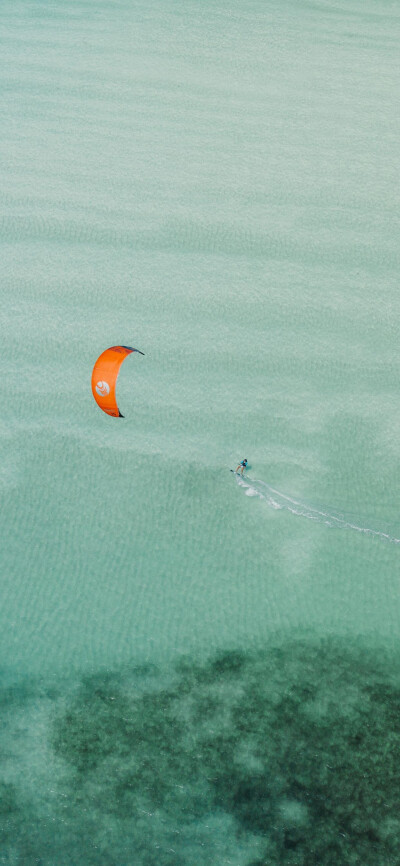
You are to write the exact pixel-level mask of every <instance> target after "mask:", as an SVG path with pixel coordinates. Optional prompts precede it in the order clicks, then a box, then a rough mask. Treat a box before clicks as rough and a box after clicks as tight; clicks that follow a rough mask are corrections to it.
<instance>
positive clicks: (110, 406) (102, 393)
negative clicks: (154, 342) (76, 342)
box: [92, 346, 144, 418]
mask: <svg viewBox="0 0 400 866" xmlns="http://www.w3.org/2000/svg"><path fill="white" fill-rule="evenodd" d="M131 352H139V355H144V352H141V351H140V349H132V347H131V346H111V348H110V349H106V350H105V352H102V354H101V355H99V357H98V358H97V361H96V363H95V365H94V367H93V372H92V394H93V397H94V399H95V400H96V403H97V405H98V406H100V409H102V410H103V412H106V413H107V415H113V416H114V417H116V418H123V417H124V416H123V415H121V412H120V411H119V409H118V405H117V398H116V395H115V387H116V384H117V378H118V373H119V368H120V366H121V364H122V362H123V361H125V358H126V356H127V355H130V354H131Z"/></svg>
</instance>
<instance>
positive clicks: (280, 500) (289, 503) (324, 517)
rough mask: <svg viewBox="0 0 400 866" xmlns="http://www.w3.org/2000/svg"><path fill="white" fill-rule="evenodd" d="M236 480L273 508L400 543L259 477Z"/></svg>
mask: <svg viewBox="0 0 400 866" xmlns="http://www.w3.org/2000/svg"><path fill="white" fill-rule="evenodd" d="M236 480H237V483H238V484H239V486H240V487H243V488H244V489H245V490H246V496H257V497H258V498H259V499H262V500H263V501H264V502H266V503H267V504H268V505H269V506H270V507H271V508H275V509H277V510H279V509H284V510H286V511H290V513H291V514H295V515H296V516H298V517H305V518H306V519H307V520H316V521H317V523H323V524H325V526H332V527H334V526H336V527H338V528H340V529H353V530H355V531H356V532H362V533H363V534H364V535H373V536H376V537H378V538H382V539H383V540H384V541H388V542H390V543H391V544H400V538H396V537H395V536H394V535H390V534H389V533H388V532H381V531H380V530H378V529H372V528H371V527H368V526H360V525H359V524H358V523H353V522H352V521H350V520H347V519H346V518H345V517H342V516H337V515H335V514H330V513H329V512H327V511H321V510H319V509H318V508H313V507H312V506H309V505H305V504H304V503H303V502H299V501H298V500H297V499H292V497H290V496H287V495H286V494H285V493H281V492H280V491H279V490H275V488H274V487H271V486H270V485H269V484H266V483H265V481H260V480H258V479H255V480H251V481H250V480H249V479H248V478H244V477H242V476H240V477H238V476H237V477H236Z"/></svg>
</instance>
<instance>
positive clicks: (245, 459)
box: [236, 457, 247, 475]
mask: <svg viewBox="0 0 400 866" xmlns="http://www.w3.org/2000/svg"><path fill="white" fill-rule="evenodd" d="M246 468H247V457H245V458H244V460H242V462H241V463H239V466H237V467H236V472H239V469H240V471H241V474H242V475H243V470H244V469H246Z"/></svg>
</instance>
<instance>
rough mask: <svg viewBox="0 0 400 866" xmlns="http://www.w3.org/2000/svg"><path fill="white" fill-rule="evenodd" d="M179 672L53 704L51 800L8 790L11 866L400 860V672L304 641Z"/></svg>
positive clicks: (99, 682)
mask: <svg viewBox="0 0 400 866" xmlns="http://www.w3.org/2000/svg"><path fill="white" fill-rule="evenodd" d="M395 674H396V675H395ZM146 677H147V679H146ZM168 677H169V678H168V679H167V676H166V673H165V672H160V674H159V676H158V677H157V674H156V672H155V671H154V669H152V671H151V676H150V679H149V672H146V671H139V670H136V671H135V670H133V669H132V670H130V671H129V670H128V669H125V670H124V671H123V672H116V673H115V674H110V673H107V674H104V675H102V674H98V675H96V676H94V677H90V678H85V679H84V680H82V682H81V684H80V686H79V687H78V688H75V689H74V690H73V692H71V695H70V698H69V699H68V700H66V699H65V698H63V700H61V699H60V698H59V697H56V698H55V699H54V701H53V704H52V707H53V709H52V713H51V719H50V717H49V721H48V727H47V729H46V731H45V732H44V736H46V737H47V743H46V745H47V749H48V755H49V786H50V787H51V791H52V792H53V793H52V796H51V797H49V795H48V793H47V792H46V791H45V790H38V791H37V797H36V799H35V798H33V796H32V793H31V794H30V799H29V796H28V791H27V789H26V788H25V787H24V782H23V777H20V779H19V782H18V783H16V782H15V780H14V783H13V784H11V783H10V782H9V781H5V782H4V784H3V789H2V793H3V805H2V809H1V811H0V819H1V822H2V830H3V832H2V852H3V853H2V854H1V855H0V862H4V863H24V862H30V861H28V860H26V859H25V860H24V857H25V858H26V856H28V854H27V853H26V852H29V857H31V858H32V861H31V862H32V863H33V862H42V863H43V864H45V866H50V864H53V863H54V862H57V864H59V866H64V864H67V863H73V864H74V866H79V864H80V863H82V864H83V863H85V864H89V866H90V864H94V866H98V864H102V863H107V864H108V866H112V864H114V863H115V864H118V866H124V864H126V866H130V864H132V863H135V866H136V864H137V866H151V864H153V863H154V864H156V863H157V864H158V866H163V864H165V866H169V864H171V866H172V864H174V866H192V864H193V863H196V864H199V866H203V864H204V866H206V864H214V863H219V864H224V863H228V862H230V863H233V864H237V866H274V864H277V866H278V864H279V866H285V864H292V866H330V864H332V866H333V864H334V866H337V864H341V863H346V864H352V863H354V864H358V863H360V864H361V863H362V864H364V866H369V864H371V866H376V864H377V863H379V864H380V866H389V864H391V866H393V864H400V854H399V850H400V845H399V843H400V820H399V818H398V804H399V798H400V773H399V768H398V755H399V749H400V726H399V710H400V688H399V681H400V666H399V665H397V668H396V671H394V670H393V662H392V667H391V668H389V667H388V666H387V664H386V662H385V659H384V658H383V657H382V658H381V659H380V660H379V659H378V657H377V656H376V654H375V655H373V654H372V653H368V652H367V651H365V650H364V651H361V650H359V651H356V650H355V649H352V650H350V649H348V648H346V647H345V646H343V644H342V645H341V644H339V643H336V644H335V642H333V641H331V642H325V643H320V644H317V643H316V642H314V643H309V644H307V642H305V641H303V642H297V643H292V644H290V645H287V646H283V645H282V646H280V647H278V648H275V649H269V650H266V651H264V652H262V653H261V652H260V653H258V654H253V655H250V654H248V655H246V654H245V653H238V652H232V653H229V652H226V653H223V654H219V655H218V656H217V657H214V658H212V659H210V660H209V661H208V662H207V663H204V664H196V663H194V662H192V661H191V660H190V659H184V660H183V661H182V660H181V661H180V663H179V666H177V667H176V668H175V670H172V671H170V672H169V675H168ZM162 683H164V685H162ZM165 683H168V685H165ZM47 700H48V697H47ZM27 724H29V712H28V715H27ZM31 790H32V789H31ZM27 817H28V821H27ZM33 825H35V826H36V827H37V828H38V829H37V832H35V834H34V835H33V837H32V835H31V836H30V838H29V839H28V837H27V830H26V827H28V826H31V827H32V826H33ZM10 829H11V830H12V832H11V833H10ZM24 852H25V854H24ZM35 858H36V859H35Z"/></svg>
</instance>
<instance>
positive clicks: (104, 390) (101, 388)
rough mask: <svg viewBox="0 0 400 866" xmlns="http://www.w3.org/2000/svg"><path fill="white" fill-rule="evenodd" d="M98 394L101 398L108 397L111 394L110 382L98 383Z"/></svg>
mask: <svg viewBox="0 0 400 866" xmlns="http://www.w3.org/2000/svg"><path fill="white" fill-rule="evenodd" d="M96 393H97V394H98V395H99V396H100V397H107V394H109V393H110V386H109V384H108V382H98V383H97V385H96Z"/></svg>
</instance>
